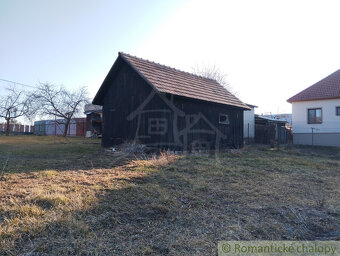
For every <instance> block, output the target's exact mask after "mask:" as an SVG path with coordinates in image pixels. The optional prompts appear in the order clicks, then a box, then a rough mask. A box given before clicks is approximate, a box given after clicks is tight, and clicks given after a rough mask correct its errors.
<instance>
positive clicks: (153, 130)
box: [93, 53, 250, 150]
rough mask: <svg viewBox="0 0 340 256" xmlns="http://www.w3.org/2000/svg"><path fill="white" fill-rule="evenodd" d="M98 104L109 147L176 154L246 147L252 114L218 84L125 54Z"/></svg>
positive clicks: (99, 94)
mask: <svg viewBox="0 0 340 256" xmlns="http://www.w3.org/2000/svg"><path fill="white" fill-rule="evenodd" d="M93 104H96V105H100V106H103V137H102V145H103V146H104V147H110V146H114V145H117V144H121V143H124V142H125V141H131V140H134V141H139V142H140V143H143V144H146V145H149V146H155V147H162V148H172V149H175V150H200V149H202V150H205V149H217V148H221V147H242V145H243V111H244V110H246V109H250V108H249V106H247V105H246V104H244V103H243V102H242V101H240V100H239V99H238V98H237V97H235V96H234V95H233V94H232V93H230V92H229V91H228V90H227V89H226V88H224V87H223V86H222V85H220V84H219V83H218V82H217V81H215V80H213V79H208V78H204V77H201V76H197V75H193V74H190V73H187V72H183V71H180V70H177V69H174V68H171V67H168V66H164V65H161V64H158V63H155V62H151V61H148V60H144V59H141V58H137V57H134V56H131V55H128V54H125V53H119V55H118V58H117V59H116V61H115V63H114V65H113V66H112V68H111V70H110V72H109V73H108V75H107V76H106V78H105V80H104V82H103V84H102V85H101V87H100V89H99V90H98V92H97V94H96V96H95V98H94V100H93Z"/></svg>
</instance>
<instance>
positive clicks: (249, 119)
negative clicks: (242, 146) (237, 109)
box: [243, 104, 257, 142]
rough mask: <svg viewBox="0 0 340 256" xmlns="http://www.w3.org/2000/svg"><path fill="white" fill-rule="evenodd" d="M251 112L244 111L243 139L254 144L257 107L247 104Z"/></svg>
mask: <svg viewBox="0 0 340 256" xmlns="http://www.w3.org/2000/svg"><path fill="white" fill-rule="evenodd" d="M247 106H248V107H250V108H251V109H250V110H245V111H243V138H244V141H245V142H254V138H255V108H257V106H254V105H250V104H247Z"/></svg>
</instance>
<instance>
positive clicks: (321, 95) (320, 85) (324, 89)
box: [287, 69, 340, 103]
mask: <svg viewBox="0 0 340 256" xmlns="http://www.w3.org/2000/svg"><path fill="white" fill-rule="evenodd" d="M338 98H339V99H340V69H339V70H338V71H335V72H334V73H333V74H330V75H329V76H327V77H325V78H324V79H322V80H321V81H319V82H317V83H316V84H313V85H312V86H310V87H308V88H307V89H305V90H303V91H302V92H299V93H298V94H296V95H294V96H293V97H291V98H289V99H288V100H287V101H288V102H290V103H292V102H295V101H307V100H324V99H338Z"/></svg>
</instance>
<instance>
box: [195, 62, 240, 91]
mask: <svg viewBox="0 0 340 256" xmlns="http://www.w3.org/2000/svg"><path fill="white" fill-rule="evenodd" d="M192 72H193V73H194V74H195V75H198V76H202V77H206V78H209V79H213V80H216V81H217V82H218V83H219V84H220V85H222V86H223V87H224V88H226V89H227V90H228V91H229V92H231V93H233V94H237V93H236V92H235V90H234V88H233V87H232V86H231V85H230V84H229V83H228V82H227V79H226V77H227V75H226V74H224V73H222V72H221V70H220V69H219V68H218V67H216V66H215V65H214V66H198V65H197V66H196V67H194V68H192Z"/></svg>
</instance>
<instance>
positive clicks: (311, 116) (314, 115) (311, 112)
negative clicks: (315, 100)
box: [308, 108, 322, 124]
mask: <svg viewBox="0 0 340 256" xmlns="http://www.w3.org/2000/svg"><path fill="white" fill-rule="evenodd" d="M308 123H309V124H321V123H322V110H321V108H310V109H308Z"/></svg>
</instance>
